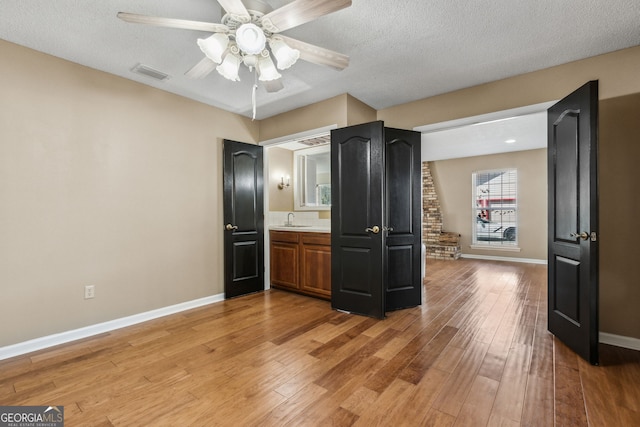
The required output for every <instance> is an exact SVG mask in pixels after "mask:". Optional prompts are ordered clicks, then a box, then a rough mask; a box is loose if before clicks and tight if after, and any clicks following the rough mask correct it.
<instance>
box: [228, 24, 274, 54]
mask: <svg viewBox="0 0 640 427" xmlns="http://www.w3.org/2000/svg"><path fill="white" fill-rule="evenodd" d="M266 43H267V38H266V37H265V35H264V31H262V30H261V29H260V27H258V26H257V25H255V24H251V23H249V24H242V25H240V26H239V27H238V29H237V30H236V44H237V45H238V47H239V48H240V50H241V51H243V52H244V53H246V54H248V55H258V54H259V53H260V52H262V50H263V49H264V46H265V44H266Z"/></svg>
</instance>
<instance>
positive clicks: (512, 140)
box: [505, 139, 516, 144]
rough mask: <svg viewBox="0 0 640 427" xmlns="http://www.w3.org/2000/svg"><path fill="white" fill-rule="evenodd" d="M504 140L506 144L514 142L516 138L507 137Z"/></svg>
mask: <svg viewBox="0 0 640 427" xmlns="http://www.w3.org/2000/svg"><path fill="white" fill-rule="evenodd" d="M505 142H506V143H507V144H513V143H514V142H516V140H515V139H507V140H506V141H505Z"/></svg>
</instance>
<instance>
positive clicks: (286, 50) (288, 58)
mask: <svg viewBox="0 0 640 427" xmlns="http://www.w3.org/2000/svg"><path fill="white" fill-rule="evenodd" d="M269 46H271V52H273V56H275V57H276V62H277V64H278V69H280V70H286V69H287V68H289V67H291V66H292V65H293V64H295V63H296V61H297V60H298V58H300V51H299V50H298V49H291V48H290V47H289V46H288V45H287V44H286V43H285V42H284V41H282V40H281V39H278V38H274V39H271V41H270V42H269Z"/></svg>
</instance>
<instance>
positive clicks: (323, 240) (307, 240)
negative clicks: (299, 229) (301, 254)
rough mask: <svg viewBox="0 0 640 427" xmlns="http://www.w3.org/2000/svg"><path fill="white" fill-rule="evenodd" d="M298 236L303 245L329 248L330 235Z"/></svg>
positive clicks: (306, 234)
mask: <svg viewBox="0 0 640 427" xmlns="http://www.w3.org/2000/svg"><path fill="white" fill-rule="evenodd" d="M300 235H301V236H302V243H303V244H307V245H325V246H331V234H330V233H300Z"/></svg>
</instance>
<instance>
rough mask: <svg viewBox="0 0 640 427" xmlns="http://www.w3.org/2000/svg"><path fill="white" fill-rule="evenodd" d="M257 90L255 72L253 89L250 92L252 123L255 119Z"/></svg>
mask: <svg viewBox="0 0 640 427" xmlns="http://www.w3.org/2000/svg"><path fill="white" fill-rule="evenodd" d="M257 89H258V70H256V72H255V74H254V79H253V89H252V91H251V105H252V106H253V118H252V119H251V120H252V121H253V120H255V119H256V90H257Z"/></svg>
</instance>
